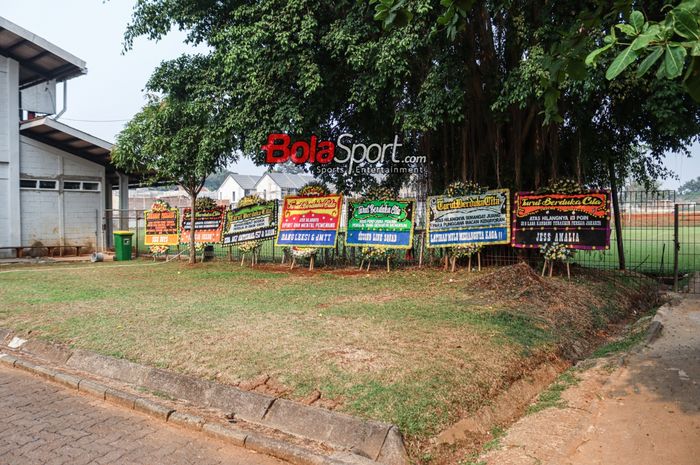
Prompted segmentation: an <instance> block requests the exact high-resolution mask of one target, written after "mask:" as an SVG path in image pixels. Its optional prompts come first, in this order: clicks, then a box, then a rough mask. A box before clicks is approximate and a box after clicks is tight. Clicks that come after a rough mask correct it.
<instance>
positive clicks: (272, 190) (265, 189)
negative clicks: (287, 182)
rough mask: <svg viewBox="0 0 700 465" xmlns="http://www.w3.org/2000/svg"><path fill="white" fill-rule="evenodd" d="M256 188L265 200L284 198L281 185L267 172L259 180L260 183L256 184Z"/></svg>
mask: <svg viewBox="0 0 700 465" xmlns="http://www.w3.org/2000/svg"><path fill="white" fill-rule="evenodd" d="M255 190H256V192H257V193H258V195H259V196H260V197H262V198H263V199H265V200H273V199H276V200H281V199H282V193H281V191H280V186H278V185H277V183H276V182H275V181H273V180H272V178H271V177H270V176H268V175H267V173H265V174H264V175H263V177H262V178H261V179H260V181H258V184H257V185H256V186H255Z"/></svg>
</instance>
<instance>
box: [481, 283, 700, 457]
mask: <svg viewBox="0 0 700 465" xmlns="http://www.w3.org/2000/svg"><path fill="white" fill-rule="evenodd" d="M698 297H700V296H690V297H688V298H686V299H684V300H683V301H682V302H681V303H680V304H679V305H675V306H672V307H670V308H666V309H664V312H663V314H662V315H660V317H661V321H662V322H663V324H664V328H663V331H662V333H661V336H660V338H659V339H658V340H657V341H656V342H654V343H653V344H652V345H651V346H650V347H648V348H646V349H644V350H642V351H641V352H639V353H635V354H633V355H630V356H629V357H628V359H627V361H626V363H625V364H624V365H623V366H618V367H614V366H612V367H611V366H609V365H608V366H605V364H599V366H598V367H597V368H591V369H589V370H587V371H584V372H582V373H580V374H578V376H579V377H580V378H581V381H580V383H579V384H578V385H577V386H575V387H572V388H569V389H568V390H567V391H565V392H564V394H563V395H562V398H563V399H565V400H566V401H567V404H568V407H567V408H563V409H560V408H550V409H546V410H544V411H542V412H539V413H537V414H534V415H529V416H526V417H524V418H522V419H521V420H520V421H518V422H517V423H516V424H515V425H513V426H512V427H511V428H510V429H509V431H508V433H507V435H506V436H505V437H504V438H503V439H502V440H501V443H500V444H501V447H500V448H499V450H495V451H491V452H489V453H487V454H486V455H485V456H484V457H482V459H484V460H485V462H486V463H487V464H489V465H496V464H498V465H525V464H528V465H529V464H532V465H534V464H539V465H547V464H556V465H629V464H634V465H658V464H664V465H697V464H700V298H698Z"/></svg>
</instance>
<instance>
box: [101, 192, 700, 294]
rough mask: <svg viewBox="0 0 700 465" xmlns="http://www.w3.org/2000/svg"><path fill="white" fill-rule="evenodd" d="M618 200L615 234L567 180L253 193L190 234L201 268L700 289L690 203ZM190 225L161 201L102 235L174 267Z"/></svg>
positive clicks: (658, 196) (665, 197)
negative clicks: (423, 191)
mask: <svg viewBox="0 0 700 465" xmlns="http://www.w3.org/2000/svg"><path fill="white" fill-rule="evenodd" d="M618 200H619V205H620V214H619V217H620V224H619V225H616V224H615V221H614V216H613V215H612V214H611V213H612V207H611V196H610V193H609V192H607V191H581V190H580V189H578V187H577V186H571V185H567V184H566V183H561V185H556V186H550V187H549V188H548V189H543V190H542V191H539V192H518V193H511V192H509V191H508V190H507V189H494V190H488V189H486V188H484V187H482V186H477V185H475V184H470V183H462V182H459V183H454V184H452V185H450V186H449V187H448V189H447V190H446V191H445V192H444V193H443V194H442V195H436V196H431V197H427V198H424V199H412V198H409V199H406V198H398V197H396V196H395V195H394V194H393V193H392V192H390V191H388V190H385V189H381V188H379V189H374V190H371V191H368V192H367V193H366V194H365V195H364V196H363V197H359V198H348V197H342V196H340V195H334V194H330V193H328V192H327V190H325V186H322V185H320V184H317V185H313V186H309V188H308V189H306V190H304V191H302V192H300V194H299V195H297V196H288V197H286V198H285V199H284V200H283V201H277V200H263V199H261V198H259V197H255V196H252V197H248V198H245V199H242V200H241V201H240V202H239V203H238V204H237V205H236V206H235V207H234V208H230V209H227V208H224V207H218V206H215V205H209V207H208V208H203V209H202V210H201V212H200V210H199V208H198V211H197V213H196V216H195V225H194V227H195V231H196V237H197V238H198V240H197V243H198V247H197V248H198V250H197V253H198V254H201V255H200V256H201V259H202V260H211V259H219V260H230V261H238V262H240V263H241V264H244V263H249V264H250V265H256V264H258V263H265V262H267V263H272V262H275V263H280V264H286V265H288V266H290V267H295V266H306V265H307V264H308V266H309V267H310V268H311V269H314V268H315V267H319V266H320V267H329V266H333V267H344V266H354V267H358V268H360V267H361V268H362V269H365V270H367V269H370V268H371V267H372V266H375V269H376V268H382V269H387V270H390V269H391V268H394V267H405V266H441V267H443V268H444V269H445V270H452V271H454V270H455V269H457V267H460V266H464V267H467V269H470V270H472V269H473V270H479V269H481V267H483V266H486V267H488V266H500V265H509V264H514V263H517V262H519V261H526V262H528V263H529V264H530V265H531V266H533V267H537V269H541V270H542V272H543V274H545V275H547V276H549V275H555V274H560V275H564V276H571V274H572V273H573V274H574V275H575V273H576V271H577V270H583V269H594V270H598V271H599V272H604V273H606V272H610V273H607V274H608V275H610V276H619V275H620V274H621V273H620V272H619V271H620V269H621V268H624V274H625V275H626V277H627V278H629V277H630V276H631V277H634V276H639V277H640V278H641V277H642V276H643V275H644V276H653V277H654V278H655V279H657V280H658V281H659V282H660V283H664V284H667V285H669V286H675V287H676V288H677V289H679V290H687V291H690V292H700V288H698V286H697V284H695V282H696V281H694V280H693V279H692V277H693V274H695V273H698V272H699V271H700V257H699V256H698V254H699V253H700V252H698V249H700V248H699V247H697V246H698V243H697V239H698V238H699V237H700V235H699V234H697V232H696V231H697V230H698V228H700V212H699V211H698V208H697V206H696V205H695V204H690V203H688V204H684V203H677V202H676V201H675V193H674V192H673V191H659V192H654V193H652V192H636V191H627V192H621V193H620V194H619V197H618ZM190 216H191V215H190V213H189V208H184V209H175V208H170V207H169V206H167V205H164V204H162V202H156V203H154V206H153V208H152V209H151V210H146V211H142V210H129V211H108V212H107V215H106V217H105V223H106V224H107V227H106V228H105V230H106V231H110V230H111V229H118V228H119V227H120V226H116V225H117V224H118V225H124V224H128V226H129V228H130V229H132V230H133V231H134V232H135V244H136V245H137V247H136V253H137V255H141V254H149V255H151V256H155V257H158V256H169V257H170V258H172V257H173V256H175V255H177V254H182V255H188V253H189V251H188V250H187V244H186V242H187V237H188V235H189V228H190V227H191V223H192V222H191V219H190ZM176 226H177V229H175V227H176ZM110 227H111V229H110ZM121 227H123V226H121ZM618 231H619V234H620V240H618V237H617V236H618ZM178 237H179V238H180V239H179V241H178V240H177V239H176V238H178ZM107 239H108V240H109V239H110V238H107ZM107 243H109V242H107ZM620 257H624V261H622V260H620ZM613 271H615V273H612V272H613Z"/></svg>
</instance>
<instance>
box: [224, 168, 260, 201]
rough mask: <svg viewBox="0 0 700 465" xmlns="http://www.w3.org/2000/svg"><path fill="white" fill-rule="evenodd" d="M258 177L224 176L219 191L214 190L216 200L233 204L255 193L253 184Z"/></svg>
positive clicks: (236, 174) (243, 175) (235, 174)
mask: <svg viewBox="0 0 700 465" xmlns="http://www.w3.org/2000/svg"><path fill="white" fill-rule="evenodd" d="M259 179H260V176H251V175H248V174H238V173H231V174H229V175H228V176H226V179H224V182H223V183H221V186H219V189H217V190H216V197H215V198H216V199H217V200H225V201H227V202H228V203H229V204H232V203H233V204H235V203H237V202H238V201H239V200H241V199H242V198H243V197H245V196H246V195H251V194H253V193H255V184H256V183H257V182H258V180H259Z"/></svg>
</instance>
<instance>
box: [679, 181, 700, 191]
mask: <svg viewBox="0 0 700 465" xmlns="http://www.w3.org/2000/svg"><path fill="white" fill-rule="evenodd" d="M678 193H679V194H681V195H688V194H700V176H698V177H697V178H695V179H691V180H690V181H688V182H685V183H683V184H682V185H681V186H680V187H679V188H678Z"/></svg>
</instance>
